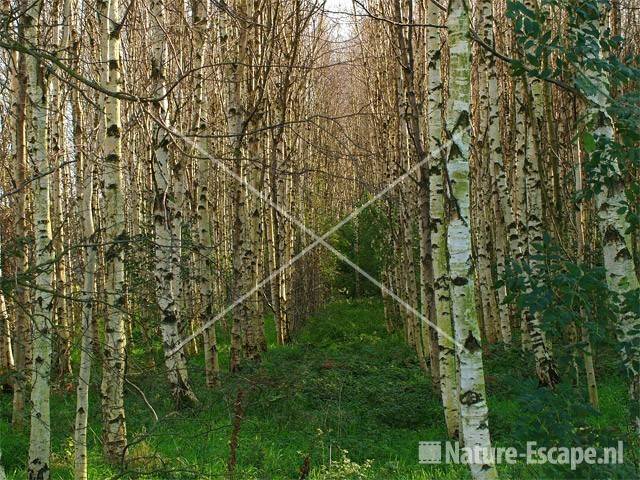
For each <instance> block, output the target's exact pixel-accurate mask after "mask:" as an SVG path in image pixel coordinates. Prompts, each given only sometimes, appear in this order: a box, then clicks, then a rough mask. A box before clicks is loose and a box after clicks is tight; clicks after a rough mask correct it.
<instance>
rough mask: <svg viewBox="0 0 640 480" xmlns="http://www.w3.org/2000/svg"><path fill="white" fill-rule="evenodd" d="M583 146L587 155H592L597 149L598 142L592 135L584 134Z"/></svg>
mask: <svg viewBox="0 0 640 480" xmlns="http://www.w3.org/2000/svg"><path fill="white" fill-rule="evenodd" d="M582 145H583V146H584V150H585V151H586V152H587V153H591V152H593V151H595V149H596V140H595V138H593V135H591V134H590V133H584V134H583V135H582Z"/></svg>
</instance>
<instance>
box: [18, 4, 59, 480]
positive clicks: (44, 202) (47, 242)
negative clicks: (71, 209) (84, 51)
mask: <svg viewBox="0 0 640 480" xmlns="http://www.w3.org/2000/svg"><path fill="white" fill-rule="evenodd" d="M42 15H43V2H42V1H37V2H35V3H33V4H31V5H27V6H26V10H25V12H24V36H25V39H26V41H27V42H29V43H30V44H31V45H39V43H40V35H41V25H42V23H41V18H42ZM26 67H27V72H26V81H27V93H28V96H29V105H30V107H31V108H30V115H29V121H28V126H27V154H28V157H29V161H30V162H31V166H32V169H33V172H34V173H35V175H36V177H38V180H37V181H36V182H34V191H33V203H34V211H33V220H34V224H35V237H36V241H35V262H36V265H37V268H38V273H37V275H36V278H35V288H36V290H35V293H34V309H33V317H32V329H33V340H32V341H33V364H32V372H33V373H32V382H31V402H30V403H31V434H30V439H29V464H28V476H29V478H30V479H42V480H47V479H48V478H49V477H50V473H51V472H50V469H51V467H50V465H49V462H50V455H51V411H50V404H49V397H50V392H51V386H50V380H51V332H52V328H53V294H52V289H53V279H52V268H53V261H54V259H53V252H52V245H51V216H50V197H49V195H50V191H49V188H50V185H49V182H50V177H49V175H48V171H49V169H50V164H49V157H48V155H49V152H48V131H47V74H46V71H45V70H44V69H43V68H42V67H41V65H40V62H39V61H38V59H37V58H36V57H34V56H29V57H27V59H26Z"/></svg>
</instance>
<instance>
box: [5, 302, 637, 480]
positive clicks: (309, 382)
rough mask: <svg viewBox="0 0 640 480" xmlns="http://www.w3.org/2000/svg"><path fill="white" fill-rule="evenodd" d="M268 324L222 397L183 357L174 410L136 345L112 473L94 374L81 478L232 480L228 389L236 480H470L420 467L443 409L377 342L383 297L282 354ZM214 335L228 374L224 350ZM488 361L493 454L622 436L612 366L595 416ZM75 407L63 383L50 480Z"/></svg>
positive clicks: (518, 362)
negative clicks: (254, 353)
mask: <svg viewBox="0 0 640 480" xmlns="http://www.w3.org/2000/svg"><path fill="white" fill-rule="evenodd" d="M267 323H268V325H269V328H268V331H267V334H268V337H269V339H270V344H271V345H270V348H269V351H268V352H267V353H266V354H265V355H264V358H263V361H262V362H261V363H260V365H259V366H257V367H247V366H245V368H244V369H243V370H242V372H241V373H240V374H238V375H235V376H230V375H228V374H223V376H222V387H220V388H218V389H206V388H205V387H204V372H203V370H202V356H201V355H193V356H191V358H190V376H191V380H192V383H193V385H194V389H195V391H196V394H197V396H198V398H199V400H200V402H199V404H198V405H196V406H194V407H192V408H185V409H182V410H180V411H177V412H176V411H175V410H174V408H173V407H172V402H171V398H170V395H169V394H168V393H167V388H166V384H165V382H164V376H163V371H162V355H161V352H160V348H159V346H156V347H155V350H153V351H152V352H151V353H149V348H148V347H147V346H146V345H145V343H144V340H143V339H139V338H136V337H135V336H134V339H133V341H132V345H131V346H130V349H129V351H130V358H129V361H128V371H129V379H130V381H131V384H127V389H126V405H127V422H128V425H127V426H128V435H129V440H130V443H131V445H130V450H129V456H128V462H127V465H126V468H125V469H124V470H120V469H118V468H114V467H109V466H106V465H105V464H104V463H103V462H102V460H101V445H100V420H99V419H100V413H99V405H98V402H99V395H98V393H99V382H100V379H99V378H98V376H97V375H94V379H93V381H92V388H91V416H90V431H89V456H90V458H89V469H90V471H89V476H90V478H92V479H106V478H146V479H216V478H228V474H227V462H228V459H229V450H230V449H229V441H230V438H231V432H232V425H233V423H234V417H235V415H234V411H235V407H234V405H235V404H236V401H237V399H238V392H242V393H241V394H240V396H241V399H242V420H241V422H240V430H239V434H238V448H237V466H236V468H235V477H234V478H236V479H239V480H251V479H256V480H258V479H298V478H300V477H301V475H302V474H301V472H303V471H306V470H307V469H308V470H309V474H308V478H309V479H314V480H318V479H327V480H332V479H335V480H346V479H381V480H383V479H384V480H386V479H397V480H426V479H450V480H454V479H464V478H470V475H469V473H468V472H467V468H466V467H464V466H458V465H420V464H419V463H418V442H419V441H444V440H446V430H445V428H444V420H443V415H442V409H441V407H440V404H439V399H438V395H437V393H436V392H434V390H433V388H432V385H431V380H430V379H429V378H428V377H427V376H425V375H424V373H423V372H422V371H421V370H420V368H419V365H418V364H417V361H416V360H415V356H414V355H413V353H412V351H411V350H410V349H408V348H407V347H406V346H405V345H404V343H403V341H402V338H401V336H400V334H394V335H388V334H387V333H386V330H385V327H384V321H383V317H382V307H381V304H380V303H379V302H377V301H375V300H366V301H365V300H363V301H339V302H335V303H332V304H330V305H328V306H327V307H326V308H325V309H324V310H323V311H322V312H321V313H319V314H317V315H316V316H314V317H313V318H311V319H309V320H308V321H307V322H306V324H305V325H304V327H303V328H302V329H301V330H300V331H299V332H297V333H296V335H295V339H294V342H293V343H292V344H291V345H288V346H284V347H281V346H276V345H274V344H273V339H274V336H275V335H274V331H273V327H272V326H271V324H272V322H271V321H270V322H267ZM221 337H222V338H221V344H222V347H221V361H222V368H223V371H226V366H227V361H228V347H226V348H225V345H228V342H227V339H226V338H225V337H224V335H221ZM603 355H604V354H603ZM606 355H608V353H607V354H606ZM485 358H486V371H487V375H486V380H487V389H488V395H489V405H490V410H491V418H490V425H491V430H492V436H493V440H494V443H495V444H496V445H498V446H510V445H515V446H518V447H523V446H524V445H525V443H526V441H527V440H535V441H539V443H540V444H545V442H546V444H548V445H549V446H552V445H564V444H569V445H573V444H584V445H591V444H594V445H608V444H610V443H611V442H615V441H616V440H617V439H619V438H624V434H625V425H627V423H628V418H627V413H626V411H627V407H626V398H627V397H626V389H625V387H624V382H623V380H622V377H621V376H620V374H619V371H618V370H617V369H616V367H615V362H613V361H611V362H607V361H602V362H600V363H601V364H602V369H601V370H600V371H599V372H598V374H599V376H600V401H601V410H600V412H595V411H593V410H591V409H589V408H588V407H587V406H586V404H585V401H584V392H583V389H578V390H576V389H574V388H572V387H571V385H570V384H569V382H566V383H567V384H568V386H567V385H564V384H562V385H561V386H560V387H558V389H557V390H556V391H555V392H548V391H546V390H541V389H539V388H537V385H536V384H535V382H534V380H533V375H532V372H533V366H532V365H531V364H530V360H529V355H524V354H522V353H521V352H519V351H517V350H515V349H513V350H508V351H507V350H504V349H503V348H502V347H492V348H490V349H487V350H486V355H485ZM607 358H608V357H607ZM598 363H599V362H596V365H598ZM612 365H613V366H612ZM95 370H98V369H95ZM134 385H135V386H134ZM140 392H144V398H143V396H142V394H141V393H140ZM74 403H75V391H74V389H73V388H71V386H70V385H66V386H65V387H64V388H59V389H56V391H55V392H54V394H53V397H52V418H53V419H54V423H53V431H52V438H53V445H52V448H53V461H52V478H54V479H68V478H72V469H71V468H70V465H72V463H73V462H72V460H73V443H72V429H73V419H74ZM10 412H11V399H10V395H3V396H2V399H1V403H0V442H1V446H2V453H3V459H2V460H3V463H4V465H5V467H6V468H7V470H8V473H9V476H10V478H15V479H18V478H24V476H25V475H24V465H25V462H26V455H27V448H28V438H27V436H26V435H21V434H15V433H11V431H10V430H9V427H8V421H9V419H10ZM156 415H157V417H158V420H157V421H156V419H155V416H156ZM625 453H628V452H625ZM499 472H500V475H501V477H502V478H513V479H521V478H522V479H540V478H632V477H633V472H632V470H631V466H630V465H619V466H616V467H615V468H610V467H605V466H592V467H589V468H582V467H579V468H578V469H576V470H575V471H571V470H570V469H568V468H567V467H559V466H556V467H552V466H542V465H535V466H532V465H524V464H523V463H519V464H516V465H508V466H505V465H502V466H500V468H499Z"/></svg>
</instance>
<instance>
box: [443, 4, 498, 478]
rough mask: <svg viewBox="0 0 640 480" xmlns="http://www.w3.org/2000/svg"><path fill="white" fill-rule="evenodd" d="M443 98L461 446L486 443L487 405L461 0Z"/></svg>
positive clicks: (453, 7) (483, 466)
mask: <svg viewBox="0 0 640 480" xmlns="http://www.w3.org/2000/svg"><path fill="white" fill-rule="evenodd" d="M447 29H448V32H449V45H450V60H449V71H450V78H449V99H448V105H447V116H446V118H447V130H448V133H449V135H450V138H451V139H452V141H453V144H452V145H451V147H450V151H449V157H448V159H447V171H448V174H449V180H450V182H451V188H452V192H451V193H452V197H453V199H454V201H455V202H456V204H457V214H455V215H454V217H453V218H452V219H451V221H450V223H449V231H448V237H447V240H448V242H447V245H448V248H449V255H450V269H451V297H452V302H451V303H452V312H453V324H454V329H455V339H456V341H457V343H458V348H457V353H458V360H459V371H460V393H459V398H460V421H461V426H462V438H463V440H464V445H465V447H469V448H481V449H483V450H484V451H486V452H488V451H489V450H490V448H491V439H490V435H489V411H488V407H487V399H486V391H485V384H484V367H483V362H482V347H481V346H480V328H479V326H478V319H477V315H476V307H475V301H474V285H473V283H474V280H473V274H472V264H471V263H472V256H471V232H470V218H469V187H470V182H469V146H470V132H469V130H470V93H471V75H470V73H471V62H470V60H471V58H470V57H471V46H470V45H469V29H470V21H469V16H468V12H467V10H466V6H465V3H464V1H463V0H452V1H451V2H450V3H449V12H448V18H447ZM470 467H471V474H472V476H473V478H474V479H495V478H497V471H496V468H495V465H493V462H492V459H490V458H485V459H484V461H483V462H481V463H475V462H472V463H471V464H470Z"/></svg>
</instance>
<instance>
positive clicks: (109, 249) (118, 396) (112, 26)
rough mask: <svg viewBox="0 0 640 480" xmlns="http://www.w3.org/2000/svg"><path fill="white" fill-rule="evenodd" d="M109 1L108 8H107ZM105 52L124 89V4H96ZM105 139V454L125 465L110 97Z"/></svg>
mask: <svg viewBox="0 0 640 480" xmlns="http://www.w3.org/2000/svg"><path fill="white" fill-rule="evenodd" d="M107 2H108V3H107ZM98 12H99V15H100V17H99V18H100V21H101V22H102V29H103V37H102V38H103V41H104V42H105V49H106V52H105V53H106V62H105V65H104V68H106V69H107V72H105V77H106V79H105V80H106V87H107V89H109V90H110V91H112V92H120V90H121V88H122V77H121V65H120V62H121V60H122V58H121V53H120V29H121V25H120V22H121V13H120V0H107V1H104V0H98ZM104 110H105V139H104V147H103V148H104V167H103V168H104V173H103V181H104V192H105V193H104V205H105V213H104V242H105V253H104V262H105V291H106V295H105V300H106V304H107V309H106V310H107V312H106V315H107V316H106V318H105V336H104V349H103V364H102V385H101V396H102V415H103V431H102V435H103V450H104V456H105V458H106V460H107V461H108V462H109V463H112V464H119V463H121V462H123V461H124V457H125V454H126V446H127V426H126V418H125V409H124V378H125V369H126V353H125V350H126V344H127V337H126V334H125V327H124V311H123V309H124V304H125V299H124V282H125V274H124V249H125V242H126V240H127V231H126V224H125V218H124V209H125V206H124V193H123V190H122V188H123V187H122V165H121V164H122V123H121V118H120V100H119V99H118V98H117V97H115V96H106V98H105V101H104Z"/></svg>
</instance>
